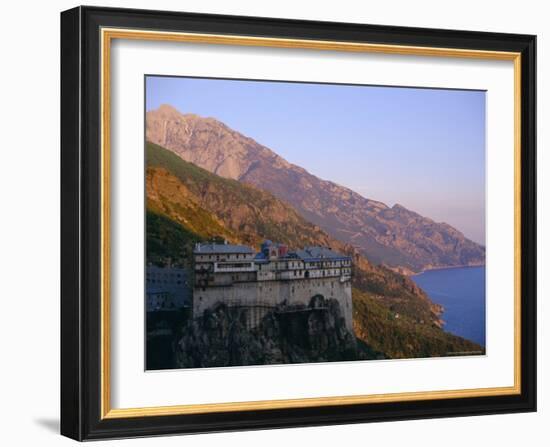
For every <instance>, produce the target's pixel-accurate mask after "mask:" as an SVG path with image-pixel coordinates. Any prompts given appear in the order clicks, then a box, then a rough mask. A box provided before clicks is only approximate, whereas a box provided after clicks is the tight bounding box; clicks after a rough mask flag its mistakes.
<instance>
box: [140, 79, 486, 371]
mask: <svg viewBox="0 0 550 447" xmlns="http://www.w3.org/2000/svg"><path fill="white" fill-rule="evenodd" d="M485 95H486V92H485V91H480V90H452V89H431V88H414V87H386V86H370V85H347V84H327V83H307V82H282V81H263V80H262V81H259V80H236V79H213V78H191V77H175V76H174V77H171V76H156V75H147V76H146V77H145V111H144V113H145V127H146V131H145V142H144V144H145V154H146V155H145V176H146V178H145V207H144V211H145V221H146V234H145V246H146V260H145V263H146V265H145V266H144V268H145V274H146V287H145V289H146V296H145V308H146V321H145V324H146V334H147V336H146V369H147V370H159V369H178V368H211V367H231V366H247V365H274V364H296V363H317V362H336V361H371V360H390V359H410V358H428V357H449V356H472V355H484V354H485V333H486V327H485V321H486V315H485V308H486V305H485V304H486V302H485V299H486V297H485V171H486V164H485V150H486V148H485V145H486V134H485V132H486V131H485V126H486V120H485V113H486V110H485V104H486V102H485V101H486V97H485Z"/></svg>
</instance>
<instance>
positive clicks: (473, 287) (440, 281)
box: [412, 267, 485, 346]
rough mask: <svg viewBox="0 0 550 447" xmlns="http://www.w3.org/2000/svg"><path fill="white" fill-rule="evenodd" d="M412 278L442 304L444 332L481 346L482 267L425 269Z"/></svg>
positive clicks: (435, 300)
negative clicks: (443, 309) (425, 270)
mask: <svg viewBox="0 0 550 447" xmlns="http://www.w3.org/2000/svg"><path fill="white" fill-rule="evenodd" d="M412 279H413V280H414V281H415V282H416V283H417V284H418V285H419V286H420V287H422V289H424V291H425V292H426V293H427V294H428V295H429V297H430V298H431V300H432V301H434V302H435V303H439V304H442V305H443V307H445V312H444V313H443V316H442V318H443V320H445V322H446V324H445V326H444V329H445V330H446V331H448V332H451V333H453V334H456V335H460V336H461V337H464V338H467V339H468V340H472V341H475V342H476V343H479V344H480V345H483V346H485V267H465V268H452V269H441V270H429V271H427V272H424V273H421V274H419V275H415V276H413V277H412Z"/></svg>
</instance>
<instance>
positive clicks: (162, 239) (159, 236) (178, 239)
mask: <svg viewBox="0 0 550 447" xmlns="http://www.w3.org/2000/svg"><path fill="white" fill-rule="evenodd" d="M146 218H147V230H146V231H147V239H146V247H147V250H146V252H147V263H148V264H153V265H156V266H159V267H166V266H167V265H172V266H177V267H189V266H190V260H191V253H192V250H193V245H194V244H195V243H196V242H199V241H201V240H202V238H201V237H200V236H199V235H197V234H195V233H193V232H191V231H188V230H186V229H185V228H184V227H182V226H181V225H180V224H178V223H176V222H174V221H172V220H170V219H169V218H168V217H166V216H162V215H160V214H157V213H155V212H154V211H150V210H147V217H146Z"/></svg>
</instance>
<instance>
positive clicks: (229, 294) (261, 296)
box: [193, 277, 353, 333]
mask: <svg viewBox="0 0 550 447" xmlns="http://www.w3.org/2000/svg"><path fill="white" fill-rule="evenodd" d="M315 295H322V296H323V297H325V298H326V299H330V298H332V299H336V300H338V302H339V303H340V307H341V311H342V315H343V316H344V319H345V321H346V327H347V329H348V330H349V331H350V332H352V333H353V325H352V301H351V283H350V281H345V282H340V280H339V278H338V277H333V278H314V279H295V280H289V281H258V282H242V283H234V284H233V285H231V286H219V287H205V288H200V287H195V289H194V291H193V315H194V317H198V316H201V315H202V313H203V312H204V310H205V309H209V308H212V307H213V306H214V305H215V304H217V303H219V302H223V303H225V304H227V305H229V306H245V307H247V306H250V307H256V308H268V307H275V306H277V305H279V304H282V303H285V301H286V304H287V305H294V304H303V305H305V306H307V305H308V304H309V302H310V300H311V298H312V297H313V296H315Z"/></svg>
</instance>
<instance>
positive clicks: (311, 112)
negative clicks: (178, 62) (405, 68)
mask: <svg viewBox="0 0 550 447" xmlns="http://www.w3.org/2000/svg"><path fill="white" fill-rule="evenodd" d="M146 101H147V103H146V108H147V110H151V109H155V108H157V107H158V106H159V105H161V104H171V105H173V106H174V107H176V108H177V109H178V110H179V111H181V112H182V113H195V114H198V115H202V116H210V117H214V118H217V119H218V120H220V121H223V122H224V123H225V124H227V125H228V126H230V127H232V128H233V129H235V130H237V131H239V132H241V133H243V134H245V135H247V136H249V137H252V138H254V139H255V140H256V141H258V142H259V143H261V144H263V145H264V146H267V147H269V148H270V149H272V150H274V151H275V152H276V153H278V154H279V155H281V156H282V157H284V158H285V159H286V160H288V161H290V162H291V163H295V164H297V165H299V166H302V167H303V168H305V169H307V170H308V171H309V172H311V173H312V174H315V175H317V176H318V177H321V178H323V179H327V180H332V181H334V182H336V183H339V184H341V185H344V186H347V187H348V188H351V189H353V190H354V191H356V192H358V193H359V194H361V195H363V196H364V197H367V198H371V199H375V200H379V201H382V202H384V203H386V204H388V205H390V206H392V205H393V204H395V203H399V204H401V205H403V206H405V207H407V208H409V209H411V210H414V211H417V212H419V213H420V214H423V215H425V216H428V217H431V218H432V219H434V220H436V221H438V222H441V221H443V222H447V223H449V224H451V225H453V226H455V227H456V228H458V229H459V230H461V231H462V232H463V233H464V234H465V235H466V236H468V237H469V238H471V239H473V240H475V241H477V242H480V243H482V244H484V243H485V92H480V91H462V90H436V89H415V88H395V87H375V86H347V85H327V84H304V83H285V82H255V81H235V80H214V79H190V78H167V77H147V89H146Z"/></svg>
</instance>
